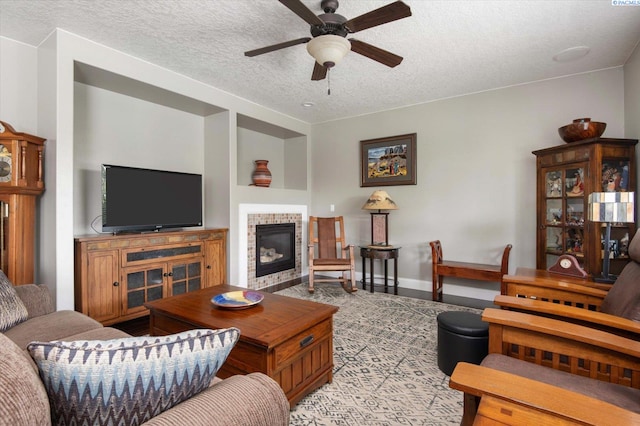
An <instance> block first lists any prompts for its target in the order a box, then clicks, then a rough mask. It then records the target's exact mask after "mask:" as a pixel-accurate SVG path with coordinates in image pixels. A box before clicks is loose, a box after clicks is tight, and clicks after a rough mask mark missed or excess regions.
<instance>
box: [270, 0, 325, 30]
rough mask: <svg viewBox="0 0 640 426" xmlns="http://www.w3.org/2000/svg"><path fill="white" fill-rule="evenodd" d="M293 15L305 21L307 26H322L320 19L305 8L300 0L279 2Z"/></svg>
mask: <svg viewBox="0 0 640 426" xmlns="http://www.w3.org/2000/svg"><path fill="white" fill-rule="evenodd" d="M279 1H280V3H282V4H284V5H285V6H287V7H288V8H289V10H291V11H292V12H293V13H295V14H296V15H298V16H299V17H301V18H302V19H304V20H305V21H307V23H308V24H309V25H324V22H322V19H320V18H318V17H317V16H316V14H315V13H313V12H312V11H311V10H310V9H309V8H308V7H307V6H305V5H304V4H303V3H302V2H301V1H300V0H279Z"/></svg>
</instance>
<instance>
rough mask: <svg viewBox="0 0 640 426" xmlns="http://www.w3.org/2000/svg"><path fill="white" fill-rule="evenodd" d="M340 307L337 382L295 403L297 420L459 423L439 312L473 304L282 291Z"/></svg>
mask: <svg viewBox="0 0 640 426" xmlns="http://www.w3.org/2000/svg"><path fill="white" fill-rule="evenodd" d="M277 294H282V295H286V296H290V297H296V298H300V299H309V300H313V301H316V302H321V303H327V304H330V305H334V306H337V307H339V308H340V310H339V311H338V312H337V314H336V315H335V316H334V341H333V345H334V371H333V382H332V383H330V384H326V385H324V386H322V387H321V388H320V389H318V390H316V391H315V392H313V393H311V394H309V395H307V396H306V397H305V398H304V399H303V400H302V401H300V403H298V405H297V406H296V407H295V408H294V409H293V410H292V411H291V425H345V426H355V425H381V426H382V425H385V426H387V425H388V426H392V425H449V424H460V419H461V417H462V394H461V393H460V392H458V391H455V390H452V389H450V388H449V377H448V376H446V375H445V374H444V373H442V372H441V371H440V370H439V369H438V365H437V322H436V317H437V315H438V314H439V313H440V312H445V311H451V310H455V311H471V312H480V310H478V309H473V308H465V307H461V306H455V305H449V304H445V303H438V302H432V301H429V300H420V299H414V298H409V297H403V296H394V295H390V294H384V293H374V294H371V293H369V292H368V291H363V290H359V291H357V292H356V293H352V294H349V293H346V292H345V291H344V290H343V289H342V288H341V287H340V286H339V285H338V284H335V285H333V284H323V285H320V286H316V292H315V293H314V294H309V292H308V291H307V284H306V283H303V284H300V285H297V286H294V287H291V288H288V289H285V290H281V291H279V292H277Z"/></svg>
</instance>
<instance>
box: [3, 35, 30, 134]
mask: <svg viewBox="0 0 640 426" xmlns="http://www.w3.org/2000/svg"><path fill="white" fill-rule="evenodd" d="M37 75H38V50H37V49H36V48H35V47H33V46H28V45H26V44H23V43H19V42H17V41H14V40H11V39H8V38H6V37H0V93H1V94H2V96H0V120H2V121H4V122H5V123H9V124H10V125H11V126H12V127H13V128H14V129H15V130H16V131H17V132H25V133H30V134H32V135H38V133H37V131H38V115H37V108H36V106H37V102H38V85H37V84H36V81H37Z"/></svg>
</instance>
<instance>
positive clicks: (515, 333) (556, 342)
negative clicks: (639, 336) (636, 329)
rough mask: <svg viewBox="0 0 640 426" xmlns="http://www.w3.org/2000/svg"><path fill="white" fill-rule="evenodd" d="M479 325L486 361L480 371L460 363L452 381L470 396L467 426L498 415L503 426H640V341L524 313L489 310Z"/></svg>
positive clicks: (466, 398) (465, 416) (466, 406)
mask: <svg viewBox="0 0 640 426" xmlns="http://www.w3.org/2000/svg"><path fill="white" fill-rule="evenodd" d="M482 319H483V320H484V321H487V322H488V323H489V355H488V356H487V357H486V358H485V359H484V360H483V362H482V364H481V365H480V366H475V365H471V364H466V363H459V364H458V366H456V369H455V370H454V372H453V374H452V376H451V379H450V382H449V386H450V387H451V388H453V389H457V390H460V391H462V392H464V393H465V395H464V413H463V421H462V424H463V425H470V424H474V421H477V422H478V423H477V424H488V423H482V421H483V420H484V421H486V420H487V418H494V420H495V417H500V416H502V417H503V418H502V419H501V420H502V421H503V422H504V424H526V423H529V424H543V423H544V424H638V423H637V422H638V421H639V420H640V341H637V340H634V339H628V338H625V337H621V336H618V335H614V334H611V333H607V332H604V331H600V330H594V329H592V328H588V327H585V326H582V325H578V324H572V323H567V322H564V321H559V320H555V319H551V318H546V317H542V316H539V315H532V314H526V313H522V312H512V311H506V310H500V309H485V311H484V313H483V315H482ZM487 396H488V397H489V399H488V401H487V402H486V404H484V403H483V399H484V398H485V397H487ZM483 405H485V407H484V408H482V407H483ZM589 406H591V408H588V407H589ZM480 408H482V409H480ZM478 413H480V417H479V418H476V416H477V414H478ZM505 414H508V415H505ZM511 415H513V416H511ZM510 416H511V418H510V420H509V418H507V417H510ZM603 416H604V417H603ZM522 419H525V421H522ZM534 419H535V420H538V421H539V423H538V422H536V421H535V420H534ZM540 419H546V420H549V419H553V422H551V421H545V422H542V421H540Z"/></svg>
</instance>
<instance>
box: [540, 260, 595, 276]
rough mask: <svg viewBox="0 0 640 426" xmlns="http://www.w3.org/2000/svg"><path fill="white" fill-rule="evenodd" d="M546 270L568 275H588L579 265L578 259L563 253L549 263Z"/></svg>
mask: <svg viewBox="0 0 640 426" xmlns="http://www.w3.org/2000/svg"><path fill="white" fill-rule="evenodd" d="M547 270H548V271H549V272H552V273H554V274H561V275H569V276H572V277H578V278H587V277H588V276H589V274H587V273H586V272H585V270H584V269H582V267H581V266H580V263H579V262H578V259H576V258H575V257H573V256H571V255H570V254H563V255H561V256H560V257H558V260H557V261H556V263H555V264H553V265H551V266H550V267H549V269H547Z"/></svg>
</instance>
